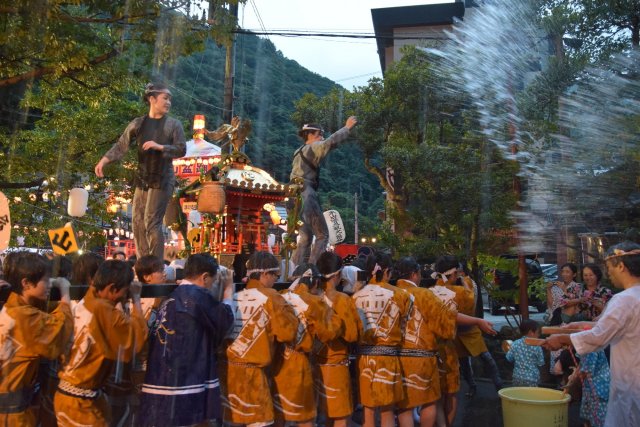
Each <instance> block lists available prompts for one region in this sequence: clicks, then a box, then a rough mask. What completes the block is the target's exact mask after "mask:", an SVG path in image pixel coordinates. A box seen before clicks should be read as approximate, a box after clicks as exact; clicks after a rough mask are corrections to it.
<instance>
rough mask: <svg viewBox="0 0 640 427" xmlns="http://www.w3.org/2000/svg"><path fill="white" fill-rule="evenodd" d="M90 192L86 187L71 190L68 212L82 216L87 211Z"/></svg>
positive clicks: (71, 214)
mask: <svg viewBox="0 0 640 427" xmlns="http://www.w3.org/2000/svg"><path fill="white" fill-rule="evenodd" d="M88 201H89V192H88V191H87V190H85V189H84V188H72V189H71V190H70V191H69V202H68V203H67V213H68V214H69V215H70V216H75V217H81V216H84V214H85V213H87V202H88Z"/></svg>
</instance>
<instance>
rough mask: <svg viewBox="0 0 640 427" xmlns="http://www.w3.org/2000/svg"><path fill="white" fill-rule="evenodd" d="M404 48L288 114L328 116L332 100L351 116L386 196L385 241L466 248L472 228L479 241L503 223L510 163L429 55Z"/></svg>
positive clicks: (407, 246) (439, 249) (426, 248)
mask: <svg viewBox="0 0 640 427" xmlns="http://www.w3.org/2000/svg"><path fill="white" fill-rule="evenodd" d="M403 53H404V56H403V58H402V59H401V60H400V61H398V62H397V63H395V64H393V65H392V66H391V67H390V68H389V69H387V71H386V72H385V76H384V79H376V78H374V79H372V80H370V81H369V84H368V85H367V86H364V87H360V88H358V89H356V90H355V91H354V92H353V93H346V94H342V95H341V96H338V94H337V93H335V92H334V93H331V94H330V95H328V96H327V97H325V98H323V99H317V98H315V97H306V98H303V99H302V100H301V101H300V102H298V104H297V112H296V116H295V117H299V116H305V115H310V114H312V113H313V114H315V116H314V119H317V120H319V119H320V118H321V117H323V116H325V120H330V117H333V116H334V112H335V111H337V109H338V106H342V108H345V109H346V111H348V112H349V113H351V112H353V113H354V114H356V115H357V116H358V118H359V125H358V127H357V132H356V138H357V140H358V145H359V146H360V148H361V150H362V153H363V155H364V163H365V165H366V167H367V170H368V171H369V172H370V173H371V174H372V175H373V176H375V177H376V178H377V180H378V182H379V183H380V185H381V186H382V187H383V188H384V190H385V191H386V192H387V196H388V198H387V211H388V212H389V214H390V216H389V217H388V220H389V221H388V222H387V226H388V228H386V231H385V243H387V244H389V245H391V246H393V248H394V249H395V250H396V251H397V252H398V253H413V254H420V255H422V256H424V255H427V254H431V255H437V254H440V253H443V252H448V253H457V254H463V255H464V254H468V251H469V249H470V248H469V247H468V242H469V240H470V238H471V235H472V233H475V232H476V231H477V228H478V227H481V230H482V231H481V234H482V235H483V237H480V238H479V239H482V238H485V240H489V239H487V238H488V237H489V236H490V234H491V231H492V230H493V229H496V228H508V227H509V225H510V220H509V218H508V217H507V216H506V212H508V211H509V209H510V207H512V206H513V203H514V198H513V195H512V192H511V190H510V186H511V176H512V174H513V173H514V170H515V169H514V166H513V165H512V164H511V163H509V162H506V161H504V160H502V159H501V158H500V156H499V155H498V153H497V151H496V150H495V149H493V147H492V146H491V145H490V144H489V143H488V142H487V141H486V140H485V139H484V138H483V137H482V136H481V135H479V134H478V133H477V132H475V131H474V130H475V129H477V123H476V122H477V117H476V116H475V115H474V112H473V109H472V108H470V107H469V104H468V103H467V102H466V100H465V99H464V98H452V97H450V96H448V92H447V91H446V90H445V89H446V85H447V84H448V80H447V76H444V75H439V74H436V73H434V72H433V61H435V59H434V58H431V57H429V56H428V55H427V54H425V53H423V52H421V51H419V50H417V49H415V48H411V49H407V50H405V51H404V52H403ZM387 168H389V169H387ZM389 170H393V174H394V182H393V183H392V182H390V180H389V179H388V177H389V174H388V171H389ZM478 189H482V191H478ZM392 223H393V225H394V228H391V224H392ZM474 230H476V231H474ZM476 234H477V233H476ZM478 243H479V241H476V243H475V244H478Z"/></svg>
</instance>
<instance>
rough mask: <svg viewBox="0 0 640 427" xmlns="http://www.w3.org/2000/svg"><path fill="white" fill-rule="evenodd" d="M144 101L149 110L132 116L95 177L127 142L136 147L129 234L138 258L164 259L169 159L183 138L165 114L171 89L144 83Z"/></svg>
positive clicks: (181, 149) (171, 180)
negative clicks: (131, 236) (135, 167)
mask: <svg viewBox="0 0 640 427" xmlns="http://www.w3.org/2000/svg"><path fill="white" fill-rule="evenodd" d="M144 101H145V102H146V103H147V104H148V105H149V113H148V114H146V115H144V116H142V117H137V118H135V119H134V120H133V121H132V122H131V123H129V125H128V126H127V128H126V129H125V130H124V133H123V134H122V136H120V138H119V139H118V141H117V142H116V143H115V144H114V145H113V147H111V149H110V150H109V151H107V153H106V154H105V155H104V157H102V158H101V159H100V161H99V162H98V164H97V165H96V167H95V173H96V175H97V176H98V177H99V178H102V177H103V176H104V167H105V166H106V165H107V164H109V163H111V162H115V161H118V160H120V159H122V158H123V157H124V155H125V154H126V153H127V151H128V150H129V147H130V146H131V144H134V143H135V144H136V145H137V147H138V167H137V170H136V176H135V184H134V185H135V192H134V194H133V224H132V225H133V237H134V240H135V243H136V255H137V256H138V258H140V257H142V256H144V255H155V256H157V257H158V258H160V259H164V234H163V232H162V218H163V217H164V213H165V210H166V208H167V205H168V204H169V200H170V199H171V196H172V194H173V187H174V186H175V175H174V172H173V159H174V158H176V157H183V156H184V155H185V153H186V150H187V148H186V142H185V137H184V130H183V128H182V123H180V122H179V121H178V120H177V119H174V118H173V117H168V116H167V114H168V113H169V109H170V108H171V92H170V91H169V89H168V88H167V86H165V85H163V84H160V83H149V84H147V86H146V88H145V91H144Z"/></svg>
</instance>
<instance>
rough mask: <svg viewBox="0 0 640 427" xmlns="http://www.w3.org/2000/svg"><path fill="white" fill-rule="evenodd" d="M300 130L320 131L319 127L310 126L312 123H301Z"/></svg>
mask: <svg viewBox="0 0 640 427" xmlns="http://www.w3.org/2000/svg"><path fill="white" fill-rule="evenodd" d="M301 130H319V131H320V132H322V129H321V128H318V127H315V126H312V125H308V124H304V125H302V129H301Z"/></svg>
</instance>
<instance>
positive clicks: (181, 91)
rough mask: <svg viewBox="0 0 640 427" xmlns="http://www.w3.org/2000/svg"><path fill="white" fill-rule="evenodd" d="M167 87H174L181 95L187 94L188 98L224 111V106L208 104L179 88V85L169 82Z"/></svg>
mask: <svg viewBox="0 0 640 427" xmlns="http://www.w3.org/2000/svg"><path fill="white" fill-rule="evenodd" d="M169 87H171V88H172V89H175V90H176V91H178V92H180V93H182V94H183V95H185V96H187V97H189V98H191V99H193V100H194V101H196V102H199V103H200V104H204V105H206V106H207V107H211V108H216V109H218V110H221V111H225V108H223V107H218V106H217V105H213V104H209V103H208V102H206V101H203V100H201V99H200V98H197V97H195V96H193V95H191V94H189V93H188V92H187V91H185V90H182V89H180V88H179V87H177V86H176V85H173V84H171V83H169Z"/></svg>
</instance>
